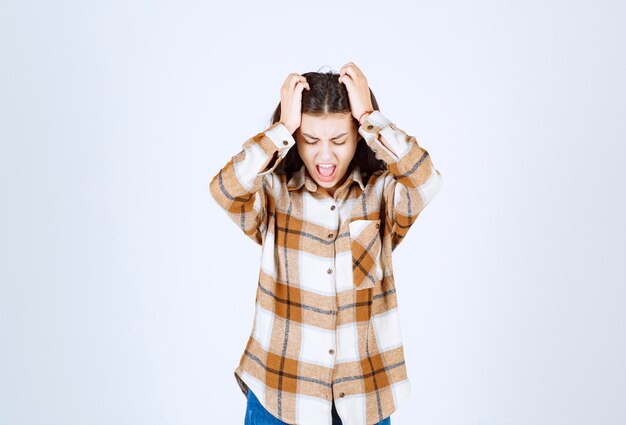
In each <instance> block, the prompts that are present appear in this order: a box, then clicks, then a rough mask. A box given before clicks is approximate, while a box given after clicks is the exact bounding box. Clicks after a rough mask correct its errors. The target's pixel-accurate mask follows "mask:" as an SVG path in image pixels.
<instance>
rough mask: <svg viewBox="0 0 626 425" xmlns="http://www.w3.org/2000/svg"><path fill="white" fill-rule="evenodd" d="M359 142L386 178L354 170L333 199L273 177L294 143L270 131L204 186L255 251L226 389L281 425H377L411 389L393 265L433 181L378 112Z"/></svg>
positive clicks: (303, 174) (408, 139)
mask: <svg viewBox="0 0 626 425" xmlns="http://www.w3.org/2000/svg"><path fill="white" fill-rule="evenodd" d="M358 132H359V134H361V136H363V138H364V140H365V142H366V143H367V144H368V146H369V147H370V148H372V150H373V151H374V153H375V155H376V157H377V158H378V159H382V160H384V161H385V162H386V163H387V168H388V170H387V171H377V172H375V173H373V174H372V175H371V177H370V178H369V179H368V180H367V182H365V181H363V180H364V178H363V175H362V174H361V171H360V169H359V168H358V166H354V167H353V168H352V169H350V170H349V173H350V175H349V176H348V178H347V179H346V181H345V182H344V183H343V184H342V186H341V187H340V188H338V189H337V191H336V192H335V195H334V197H331V196H329V195H328V194H327V193H325V192H324V191H323V190H321V189H320V190H318V186H317V184H316V183H315V181H314V180H313V178H312V177H311V176H310V174H309V173H308V171H307V170H306V168H305V167H304V166H302V168H301V169H300V170H299V171H298V172H296V173H294V174H293V175H292V177H291V178H290V179H289V180H287V178H286V176H285V175H284V174H276V173H274V172H273V171H274V169H275V168H276V167H277V165H278V164H279V163H280V161H281V160H282V159H283V158H284V157H285V155H286V154H287V151H288V150H289V149H290V148H291V147H292V146H293V145H294V144H295V143H296V142H295V139H294V138H293V135H292V134H291V133H290V132H289V131H288V130H287V128H286V127H285V126H284V125H283V124H282V123H280V122H277V123H275V124H273V125H271V126H270V127H269V128H267V129H266V130H265V131H263V132H261V133H258V134H256V135H255V136H253V137H251V138H250V139H248V140H247V141H245V143H244V144H243V146H242V148H243V149H242V150H241V151H240V152H239V153H237V154H236V155H235V156H233V157H232V158H231V160H230V161H228V162H227V163H226V165H225V166H224V167H223V168H222V169H221V170H220V171H219V173H218V174H217V175H216V176H215V177H214V178H213V179H212V181H211V183H210V191H211V194H212V196H213V197H214V199H215V200H216V201H217V203H218V204H219V205H220V206H221V207H222V208H223V209H225V210H226V212H227V213H228V215H229V217H230V218H231V219H232V220H233V221H234V222H235V223H236V224H237V225H238V226H239V227H240V228H241V230H242V231H243V232H244V233H245V234H246V235H247V236H249V237H250V238H251V239H252V240H254V241H255V242H256V243H258V244H259V245H261V246H262V248H261V261H260V271H259V278H258V285H257V291H256V299H255V314H254V322H253V325H252V331H251V334H250V337H249V338H248V341H247V344H246V346H245V350H244V353H243V355H242V356H241V359H240V361H239V364H238V366H237V367H236V369H235V370H234V374H235V378H236V380H237V383H238V384H239V386H240V388H241V390H242V392H243V393H244V394H245V395H247V391H248V388H250V389H251V390H252V391H253V392H254V394H255V395H256V396H257V397H258V399H259V400H260V402H261V403H262V404H263V406H264V407H265V408H266V409H267V410H268V411H269V412H270V413H271V414H272V415H274V416H275V417H276V418H278V419H280V420H281V421H283V422H286V423H288V424H298V425H322V424H328V425H330V424H331V407H332V402H333V400H334V403H335V406H336V409H337V412H338V414H339V416H340V417H341V419H342V422H343V423H344V425H367V424H375V423H377V422H379V421H381V420H383V419H385V418H387V417H388V416H390V415H391V414H392V413H393V412H394V411H395V410H396V409H397V408H398V406H399V405H400V404H401V403H402V402H403V401H404V400H405V399H406V398H407V396H408V394H409V392H410V388H411V384H410V382H409V379H408V376H407V370H406V365H405V359H404V351H403V345H402V336H401V331H400V322H399V316H398V304H397V300H396V289H395V284H394V277H393V268H392V258H391V253H392V251H393V250H394V249H395V247H396V246H397V245H398V244H399V243H400V242H401V241H402V239H403V238H404V236H405V235H406V233H407V231H408V230H409V227H410V226H411V225H412V224H413V222H414V221H415V220H416V218H417V216H418V214H419V213H420V211H422V209H423V208H424V207H425V206H426V204H428V202H430V200H431V199H432V198H433V197H434V196H435V194H436V193H437V192H438V191H439V189H440V187H441V183H442V179H441V175H440V173H439V171H438V170H436V169H435V168H434V166H433V164H432V163H431V159H430V156H429V154H428V152H427V151H426V150H424V149H423V148H422V147H420V146H419V145H418V143H417V140H416V139H415V138H414V137H413V136H410V135H408V134H407V133H405V132H404V131H402V130H400V129H399V128H397V127H396V126H395V125H394V124H393V123H392V122H390V121H389V120H388V119H387V118H386V117H385V116H384V115H383V114H382V113H381V112H380V111H374V112H372V113H371V114H369V115H368V116H367V119H366V120H365V122H364V123H363V124H362V125H361V126H360V127H359V129H358ZM380 138H382V139H383V140H384V142H385V143H386V145H387V146H388V147H389V148H390V149H391V150H390V149H388V148H387V147H385V145H384V144H383V143H381V141H380ZM359 143H363V141H361V142H359ZM294 149H295V148H294Z"/></svg>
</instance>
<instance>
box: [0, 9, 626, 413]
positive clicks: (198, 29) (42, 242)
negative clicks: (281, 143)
mask: <svg viewBox="0 0 626 425" xmlns="http://www.w3.org/2000/svg"><path fill="white" fill-rule="evenodd" d="M625 12H626V6H625V4H624V2H618V1H614V2H610V1H594V2H591V1H587V2H584V1H527V2H513V1H481V0H477V1H473V2H463V1H457V2H452V1H439V2H435V1H423V2H402V3H399V2H395V3H392V2H385V3H383V2H379V1H378V2H372V1H367V0H361V1H351V2H330V1H316V2H307V3H296V2H287V1H285V2H272V3H269V2H249V3H248V4H245V3H235V2H231V3H229V4H226V3H225V2H224V3H212V2H206V1H204V2H201V1H181V0H179V1H176V2H174V1H171V2H164V1H161V2H156V1H155V2H139V1H107V2H98V3H96V2H79V1H73V2H71V1H57V2H44V1H28V0H26V1H19V2H8V1H6V2H3V3H2V5H0V52H1V56H0V58H1V59H0V61H1V67H0V141H1V150H0V173H1V174H0V188H1V189H0V190H1V192H0V195H1V199H2V204H1V205H2V208H1V210H0V214H1V221H0V246H1V250H2V251H1V252H0V424H1V425H30V424H46V425H53V424H54V425H56V424H58V425H61V424H62V425H69V424H77V425H78V424H81V425H82V424H102V425H105V424H106V425H109V424H116V425H125V424H129V425H130V424H154V425H157V424H172V425H173V424H176V425H178V424H217V423H219V424H243V417H244V411H245V398H244V396H243V394H242V393H241V391H240V389H239V387H238V385H237V384H236V381H235V378H234V375H233V371H234V369H235V367H236V365H237V364H238V362H239V358H240V356H241V354H242V353H243V350H244V347H245V343H246V341H247V338H248V336H249V333H250V330H251V326H252V320H253V309H254V296H255V291H256V282H257V276H258V266H259V254H260V248H259V247H258V246H256V245H255V244H254V243H253V242H252V241H251V240H250V239H248V238H247V237H246V236H245V235H244V234H243V233H242V232H241V231H239V230H238V228H237V227H236V226H235V224H234V223H232V222H231V221H230V220H229V219H228V217H227V216H226V213H225V212H223V211H222V210H221V209H220V208H219V207H218V206H217V204H216V203H215V202H214V201H213V199H212V198H211V196H210V193H209V182H210V180H211V178H212V177H213V176H214V175H215V174H217V172H218V170H219V169H220V168H221V167H222V166H223V165H224V164H225V163H226V161H227V160H228V159H230V157H231V156H232V155H234V154H235V153H237V152H238V151H239V150H240V148H241V145H242V144H243V142H244V141H245V140H246V139H247V138H249V137H251V136H253V135H254V134H256V133H258V132H260V131H262V130H264V129H265V128H266V127H268V126H269V120H270V117H271V113H272V112H273V110H274V108H275V107H276V105H277V104H278V102H279V100H280V97H279V89H280V86H281V85H282V83H283V81H284V79H285V78H286V76H287V74H289V73H290V72H298V73H304V72H307V71H318V70H320V71H327V70H329V68H330V69H332V70H333V71H335V72H337V71H338V70H339V69H340V68H341V66H342V65H343V64H345V63H346V62H349V61H353V62H355V63H356V64H357V65H358V66H359V67H360V68H361V69H362V70H363V72H364V73H365V75H366V77H367V78H368V82H369V84H370V87H371V88H372V90H373V92H374V94H375V95H376V97H377V98H378V101H379V103H380V109H381V112H383V113H384V114H385V115H386V116H387V117H389V118H390V119H391V120H392V121H393V122H394V123H396V125H397V126H398V127H399V128H401V129H404V130H405V131H407V132H408V133H409V134H412V135H415V136H416V137H417V138H418V141H419V142H420V144H421V145H422V146H424V147H425V148H426V149H427V150H428V151H429V152H430V154H431V156H432V159H433V162H434V163H435V166H436V167H437V168H438V169H439V170H440V172H441V174H442V176H443V187H442V191H441V192H440V193H439V194H438V195H437V197H436V198H435V199H434V200H433V201H432V203H431V204H429V205H428V206H427V208H426V209H425V210H424V212H423V213H422V215H421V216H420V218H419V219H418V221H417V222H416V224H415V225H414V226H413V228H412V229H411V231H410V232H409V234H408V236H407V238H406V239H405V241H404V242H403V244H402V245H401V246H400V247H399V248H398V250H397V251H395V254H394V265H395V271H396V285H397V289H398V297H399V307H400V310H401V320H402V325H403V328H402V334H403V339H404V343H405V354H406V356H407V359H406V360H407V370H408V373H409V377H410V379H411V382H412V392H411V395H410V397H409V401H407V402H406V403H405V404H403V405H402V406H401V407H400V409H399V410H398V411H397V412H395V413H394V414H393V415H392V424H394V425H414V424H428V425H517V424H519V425H522V424H523V425H526V424H533V425H541V424H546V425H547V424H550V425H557V424H558V425H561V424H562V425H566V424H567V425H573V424H576V425H578V424H580V425H583V424H585V425H586V424H603V425H605V424H606V425H612V424H615V425H618V424H624V423H626V404H625V403H624V400H626V309H625V307H624V306H625V303H626V265H625V264H626V242H625V240H626V229H625V227H626V226H625V225H624V217H625V216H626V199H625V198H626V191H625V190H624V182H626V171H625V167H624V160H625V159H626V148H625V142H626V137H625V134H626V119H625V117H626V108H625V103H626V101H625V96H626V90H625V89H626V83H625V75H626V60H625V59H624V52H625V51H626V46H625V44H626V42H625V40H626V32H625V30H624V21H625V19H626V13H625Z"/></svg>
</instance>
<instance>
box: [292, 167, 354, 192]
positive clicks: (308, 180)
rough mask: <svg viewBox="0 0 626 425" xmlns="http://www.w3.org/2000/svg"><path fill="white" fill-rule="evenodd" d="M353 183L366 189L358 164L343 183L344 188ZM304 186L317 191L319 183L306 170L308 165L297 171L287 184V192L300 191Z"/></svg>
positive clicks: (311, 190)
mask: <svg viewBox="0 0 626 425" xmlns="http://www.w3.org/2000/svg"><path fill="white" fill-rule="evenodd" d="M353 182H356V183H358V184H359V186H360V187H361V190H363V189H364V186H363V178H362V176H361V168H360V167H359V166H358V164H354V165H353V166H352V171H350V174H349V175H348V178H347V179H346V181H345V182H344V183H343V185H342V187H343V186H346V185H348V186H350V185H351V184H352V183H353ZM302 185H304V187H306V188H307V189H308V190H309V191H310V192H316V191H317V183H315V180H313V177H311V175H310V174H309V171H308V170H307V168H306V165H304V164H302V166H301V167H300V169H299V170H297V171H295V172H294V173H293V174H292V175H291V178H290V179H289V181H288V182H287V190H289V191H292V190H298V189H300V188H301V187H302Z"/></svg>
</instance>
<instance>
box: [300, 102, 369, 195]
mask: <svg viewBox="0 0 626 425" xmlns="http://www.w3.org/2000/svg"><path fill="white" fill-rule="evenodd" d="M295 139H296V146H297V148H298V153H299V154H300V158H302V161H303V162H304V165H305V166H306V168H307V170H308V171H309V174H310V175H311V176H312V177H313V179H314V180H315V181H316V182H317V184H318V186H321V187H323V188H325V189H326V191H327V192H328V194H329V195H330V196H334V194H335V190H336V189H337V188H338V187H339V186H340V185H341V184H342V183H343V182H344V181H345V179H346V177H347V171H348V166H349V165H350V161H352V157H353V156H354V152H355V151H356V146H357V142H358V132H357V129H356V128H355V125H354V121H353V118H352V114H350V113H349V112H346V113H345V114H333V115H332V116H331V115H321V116H320V115H309V114H302V120H301V123H300V127H299V128H298V129H297V130H296V132H295Z"/></svg>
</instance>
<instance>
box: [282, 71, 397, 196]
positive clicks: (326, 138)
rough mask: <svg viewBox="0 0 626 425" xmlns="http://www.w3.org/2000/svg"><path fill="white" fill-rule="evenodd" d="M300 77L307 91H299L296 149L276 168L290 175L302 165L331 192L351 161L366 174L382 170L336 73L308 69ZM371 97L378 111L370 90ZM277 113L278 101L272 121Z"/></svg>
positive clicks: (291, 150)
mask: <svg viewBox="0 0 626 425" xmlns="http://www.w3.org/2000/svg"><path fill="white" fill-rule="evenodd" d="M302 76H303V77H305V78H306V80H307V83H308V84H309V87H310V90H306V89H305V90H303V91H302V110H301V111H302V119H301V123H300V127H299V128H298V129H297V130H296V131H295V133H294V138H295V139H296V149H293V148H292V149H290V150H289V152H288V153H287V156H286V157H285V158H284V159H283V161H282V162H281V164H280V165H279V166H278V167H277V169H276V170H275V171H276V172H277V173H285V174H287V176H290V175H291V174H292V173H293V172H294V171H296V170H299V169H300V167H301V166H302V164H304V165H305V166H306V168H307V170H308V171H309V174H310V175H311V176H312V177H313V179H314V180H315V181H316V182H317V184H318V185H319V186H321V187H324V188H326V190H327V191H328V192H329V193H330V194H331V195H332V194H333V193H334V190H335V189H336V188H337V187H339V186H340V185H341V184H342V183H343V182H344V181H345V178H346V177H347V174H348V172H349V170H350V169H351V168H352V165H353V164H358V165H359V166H360V168H361V170H362V171H364V172H366V174H367V176H369V175H370V174H371V173H372V172H374V171H376V170H385V169H386V164H385V162H384V161H381V160H378V159H376V157H375V155H374V152H372V150H371V149H370V148H369V146H367V144H366V143H365V142H363V141H362V137H361V136H360V134H359V133H358V128H359V122H358V121H357V120H356V119H355V118H354V117H353V116H352V112H351V110H350V103H349V98H348V91H347V90H346V87H345V85H344V84H342V83H340V82H339V81H337V79H338V78H339V74H335V73H331V72H328V73H319V72H307V73H304V74H302ZM370 96H371V100H372V105H373V107H374V109H376V110H378V103H377V102H376V98H375V97H374V94H373V93H372V91H371V90H370ZM280 116H281V110H280V103H279V104H278V106H277V108H276V110H275V111H274V115H273V117H272V124H273V123H275V122H277V121H279V120H280ZM361 142H362V143H361ZM327 176H328V177H327Z"/></svg>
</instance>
